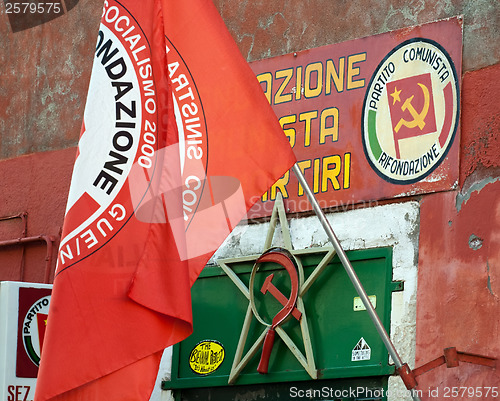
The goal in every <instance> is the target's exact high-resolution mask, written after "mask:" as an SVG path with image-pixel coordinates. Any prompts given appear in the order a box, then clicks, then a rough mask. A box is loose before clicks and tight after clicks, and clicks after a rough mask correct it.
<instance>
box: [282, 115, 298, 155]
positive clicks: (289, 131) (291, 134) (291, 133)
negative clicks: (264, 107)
mask: <svg viewBox="0 0 500 401" xmlns="http://www.w3.org/2000/svg"><path fill="white" fill-rule="evenodd" d="M295 122H297V116H296V115H295V114H292V115H291V116H283V117H281V118H280V119H279V123H280V124H281V128H283V132H284V133H285V135H286V136H287V137H288V141H289V142H290V146H291V147H292V148H293V147H294V146H295V139H296V133H295V128H286V127H285V125H287V124H294V123H295Z"/></svg>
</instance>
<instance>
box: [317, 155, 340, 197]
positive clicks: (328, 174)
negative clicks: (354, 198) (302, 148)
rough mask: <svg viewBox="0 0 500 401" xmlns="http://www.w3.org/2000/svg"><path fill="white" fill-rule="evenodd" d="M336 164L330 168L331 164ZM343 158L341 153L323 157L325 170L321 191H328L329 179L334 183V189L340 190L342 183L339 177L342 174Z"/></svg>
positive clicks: (322, 175)
mask: <svg viewBox="0 0 500 401" xmlns="http://www.w3.org/2000/svg"><path fill="white" fill-rule="evenodd" d="M332 165H333V166H334V167H333V168H330V166H332ZM341 165H342V159H341V158H340V156H339V155H333V156H327V157H325V158H324V159H323V172H322V174H321V192H326V191H328V181H330V182H331V183H332V186H333V189H335V190H339V189H340V184H339V180H338V179H337V177H338V176H339V174H340V167H341Z"/></svg>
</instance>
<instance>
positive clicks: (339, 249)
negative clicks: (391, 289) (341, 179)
mask: <svg viewBox="0 0 500 401" xmlns="http://www.w3.org/2000/svg"><path fill="white" fill-rule="evenodd" d="M293 172H294V173H295V175H296V176H297V178H298V180H299V182H300V185H302V188H304V191H305V192H306V195H307V197H308V199H309V202H311V205H312V207H313V209H314V212H315V213H316V215H317V217H318V218H319V220H320V222H321V225H322V226H323V228H324V230H325V231H326V234H327V235H328V238H329V239H330V242H331V243H332V245H333V248H334V249H335V251H336V252H337V255H338V257H339V259H340V261H341V263H342V265H343V266H344V269H345V271H346V273H347V275H348V276H349V278H350V279H351V282H352V284H353V285H354V288H355V289H356V292H357V293H358V295H359V297H360V298H361V301H362V302H363V305H364V306H365V308H366V310H367V312H368V315H369V316H370V318H371V319H372V322H373V324H374V325H375V328H376V329H377V332H378V334H379V336H380V338H381V339H382V342H383V343H384V345H385V347H386V348H387V351H388V352H389V355H390V356H391V358H392V360H393V361H394V364H395V365H396V368H397V369H398V370H401V369H404V368H405V366H407V365H404V364H403V362H402V361H401V358H400V357H399V354H398V351H397V350H396V348H395V347H394V344H393V343H392V341H391V339H390V338H389V335H388V334H387V331H386V330H385V328H384V326H383V324H382V322H381V321H380V318H379V317H378V315H377V312H375V308H374V307H373V305H372V304H371V302H370V300H369V298H368V295H367V294H366V291H365V289H364V288H363V285H362V284H361V282H360V281H359V278H358V276H357V274H356V272H355V271H354V269H353V267H352V265H351V262H350V261H349V259H348V258H347V255H346V253H345V252H344V250H343V249H342V246H341V245H340V242H339V240H338V239H337V236H336V235H335V233H334V231H333V229H332V227H331V226H330V223H329V222H328V220H327V219H326V216H325V213H324V212H323V210H322V209H321V207H320V206H319V204H318V201H317V200H316V197H315V196H314V194H313V192H312V191H311V188H310V187H309V184H308V183H307V181H306V179H305V177H304V174H302V171H301V170H300V168H299V166H298V164H297V163H295V164H294V166H293ZM411 395H412V398H413V400H414V401H420V398H419V397H418V395H417V394H415V392H413V391H411Z"/></svg>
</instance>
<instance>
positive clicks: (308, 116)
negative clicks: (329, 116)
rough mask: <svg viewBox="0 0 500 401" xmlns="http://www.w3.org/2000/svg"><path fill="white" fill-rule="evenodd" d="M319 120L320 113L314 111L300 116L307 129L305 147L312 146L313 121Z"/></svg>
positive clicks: (305, 131)
mask: <svg viewBox="0 0 500 401" xmlns="http://www.w3.org/2000/svg"><path fill="white" fill-rule="evenodd" d="M315 118H318V111H317V110H312V111H309V112H306V113H301V114H299V120H300V121H305V123H306V127H305V129H304V146H306V147H307V146H311V121H312V120H313V119H315Z"/></svg>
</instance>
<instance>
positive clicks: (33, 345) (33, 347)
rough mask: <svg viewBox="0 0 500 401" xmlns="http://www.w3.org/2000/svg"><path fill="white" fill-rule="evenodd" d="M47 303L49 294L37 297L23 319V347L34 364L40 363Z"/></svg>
mask: <svg viewBox="0 0 500 401" xmlns="http://www.w3.org/2000/svg"><path fill="white" fill-rule="evenodd" d="M49 304H50V295H48V296H46V297H43V298H40V299H38V300H37V301H36V302H34V303H33V305H31V307H30V308H29V310H28V313H27V314H26V316H25V317H24V320H23V328H22V333H23V334H22V335H23V344H24V349H25V351H26V354H28V356H29V358H30V359H31V361H32V362H33V363H34V364H35V365H36V366H38V365H39V364H40V355H41V353H42V344H43V339H44V337H45V327H46V326H47V316H48V313H49Z"/></svg>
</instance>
